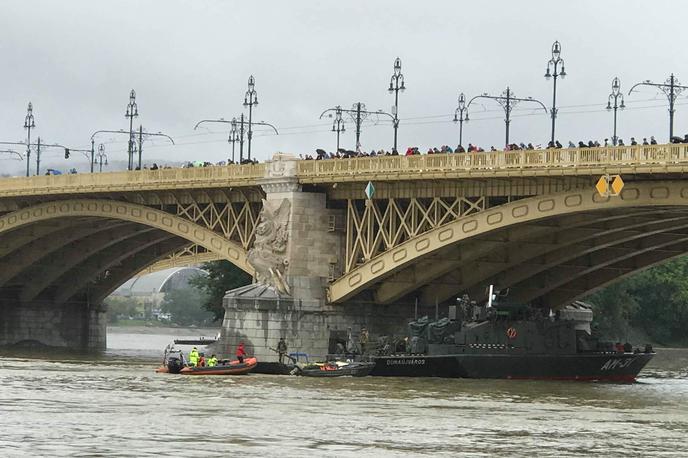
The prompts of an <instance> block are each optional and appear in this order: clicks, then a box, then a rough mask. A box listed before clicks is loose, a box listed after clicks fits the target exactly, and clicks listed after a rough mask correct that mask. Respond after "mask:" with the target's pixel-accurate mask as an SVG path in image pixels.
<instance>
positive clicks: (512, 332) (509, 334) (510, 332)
mask: <svg viewBox="0 0 688 458" xmlns="http://www.w3.org/2000/svg"><path fill="white" fill-rule="evenodd" d="M506 336H507V337H508V338H509V339H511V340H513V339H515V338H516V337H517V336H518V331H517V330H516V328H514V327H510V328H509V329H507V330H506Z"/></svg>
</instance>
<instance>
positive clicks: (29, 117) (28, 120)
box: [24, 102, 36, 177]
mask: <svg viewBox="0 0 688 458" xmlns="http://www.w3.org/2000/svg"><path fill="white" fill-rule="evenodd" d="M34 127H36V123H35V121H34V118H33V104H32V103H31V102H29V106H28V108H27V109H26V117H25V118H24V129H26V130H27V133H26V176H27V177H28V176H29V174H30V170H29V163H30V159H31V129H33V128H34Z"/></svg>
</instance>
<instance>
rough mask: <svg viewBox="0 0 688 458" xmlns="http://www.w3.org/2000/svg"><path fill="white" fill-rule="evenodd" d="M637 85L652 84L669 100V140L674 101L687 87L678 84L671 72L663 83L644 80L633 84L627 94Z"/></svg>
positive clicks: (670, 137) (672, 125) (671, 133)
mask: <svg viewBox="0 0 688 458" xmlns="http://www.w3.org/2000/svg"><path fill="white" fill-rule="evenodd" d="M637 86H653V87H656V88H659V90H660V91H662V92H664V94H665V95H666V96H667V99H668V100H669V142H671V139H672V138H673V136H674V111H675V110H674V102H675V101H676V99H677V98H678V96H679V94H680V93H681V92H683V90H684V89H688V86H681V85H680V84H679V81H678V78H676V77H675V76H674V74H673V73H672V74H671V76H670V77H669V78H667V79H666V81H664V83H652V82H650V80H645V81H643V82H642V83H636V84H634V85H633V87H632V88H631V90H630V91H628V95H631V92H633V89H635V88H636V87H637Z"/></svg>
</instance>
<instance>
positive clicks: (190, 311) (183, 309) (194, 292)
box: [160, 288, 213, 326]
mask: <svg viewBox="0 0 688 458" xmlns="http://www.w3.org/2000/svg"><path fill="white" fill-rule="evenodd" d="M206 300H207V294H206V293H204V292H203V291H201V290H198V289H196V288H184V289H173V290H171V291H168V292H167V293H165V299H163V301H162V303H161V304H160V310H162V311H163V312H166V313H169V314H170V316H171V318H170V320H171V321H172V322H173V323H176V324H179V325H183V326H187V325H191V324H204V323H206V322H208V321H211V320H212V319H213V314H212V313H210V312H209V311H208V310H206V309H205V308H204V307H203V304H205V301H206Z"/></svg>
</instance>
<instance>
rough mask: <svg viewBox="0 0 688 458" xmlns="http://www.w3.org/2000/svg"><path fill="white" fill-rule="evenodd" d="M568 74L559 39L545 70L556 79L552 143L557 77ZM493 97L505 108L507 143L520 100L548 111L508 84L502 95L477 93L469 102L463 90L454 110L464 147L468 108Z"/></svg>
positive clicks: (548, 75) (553, 125)
mask: <svg viewBox="0 0 688 458" xmlns="http://www.w3.org/2000/svg"><path fill="white" fill-rule="evenodd" d="M565 76H566V70H565V69H564V59H562V58H561V44H560V43H559V42H558V41H555V42H554V43H553V44H552V57H551V59H549V61H547V71H546V72H545V79H547V80H549V79H550V78H553V79H554V85H553V88H552V108H551V109H550V115H551V117H552V131H551V144H554V141H555V140H554V130H555V123H556V118H557V78H559V77H561V78H562V79H563V78H564V77H565ZM480 98H483V99H492V100H495V101H496V102H497V103H499V104H500V105H501V106H502V108H503V109H504V114H505V117H504V124H505V130H506V132H505V141H506V145H509V126H510V124H511V110H513V108H514V106H515V105H516V104H517V103H519V102H533V103H537V104H539V105H540V106H541V107H542V108H543V109H544V110H545V112H547V107H545V105H544V104H543V103H542V102H541V101H539V100H537V99H534V98H533V97H526V98H518V97H514V93H513V92H512V91H511V89H510V88H509V87H508V86H507V88H506V90H505V91H503V92H502V94H501V95H498V96H494V95H488V94H487V93H483V94H481V95H477V96H475V97H473V98H472V99H471V100H470V101H469V102H468V103H466V96H465V94H464V93H463V92H462V93H461V94H459V101H458V107H457V108H456V110H455V111H454V122H458V123H459V146H460V147H463V123H464V122H468V121H469V120H470V119H469V116H468V108H469V107H470V105H471V103H473V101H474V100H476V99H480Z"/></svg>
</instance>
